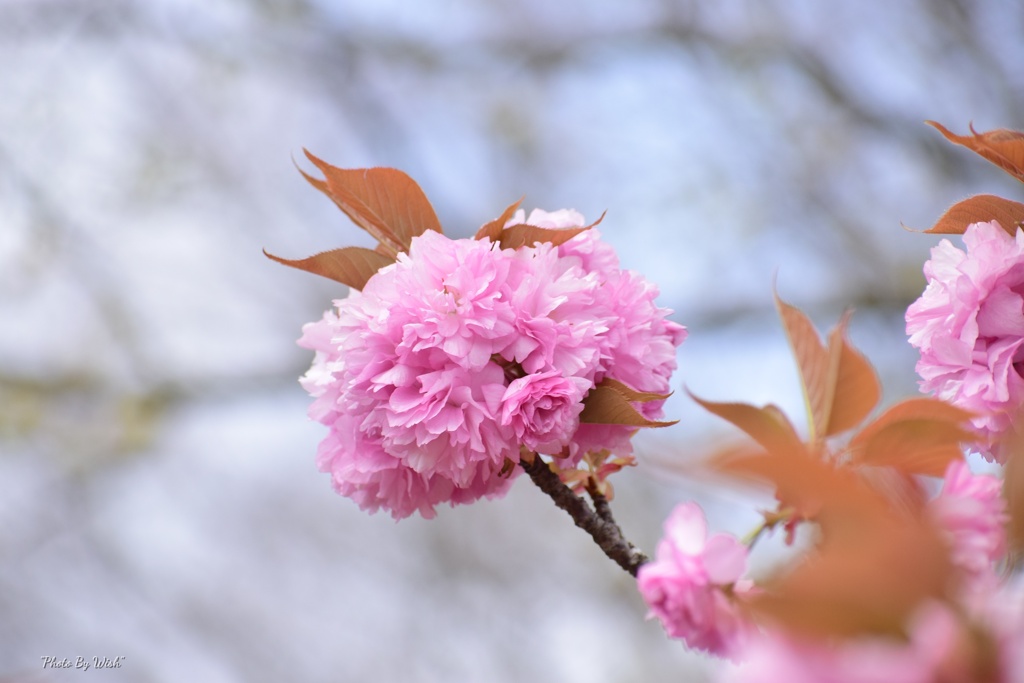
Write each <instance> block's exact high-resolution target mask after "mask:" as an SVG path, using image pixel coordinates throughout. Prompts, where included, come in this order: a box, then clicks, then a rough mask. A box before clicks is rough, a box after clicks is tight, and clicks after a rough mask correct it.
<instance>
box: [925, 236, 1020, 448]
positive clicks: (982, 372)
mask: <svg viewBox="0 0 1024 683" xmlns="http://www.w3.org/2000/svg"><path fill="white" fill-rule="evenodd" d="M963 239H964V245H965V246H966V251H961V250H960V249H957V248H956V247H954V246H953V244H952V243H950V241H949V240H945V239H944V240H942V241H941V242H939V244H938V245H937V246H936V247H934V248H933V249H932V252H931V259H930V260H929V261H928V262H926V263H925V266H924V274H925V277H926V278H927V280H928V285H927V287H926V288H925V291H924V293H923V294H922V295H921V297H920V298H919V299H918V300H917V301H915V302H914V303H912V304H911V305H910V307H909V308H908V309H907V316H906V319H907V334H908V335H910V343H911V344H912V345H914V346H916V347H917V348H918V349H920V352H921V358H920V360H919V361H918V363H917V372H918V374H919V375H920V376H921V379H922V381H921V389H922V391H926V392H932V393H934V394H935V395H937V396H938V397H939V398H941V399H943V400H946V401H949V402H950V403H952V404H954V405H957V406H959V407H961V408H965V409H967V410H971V411H974V412H976V413H977V416H976V417H975V418H973V422H974V425H975V426H976V427H977V428H978V429H979V430H980V431H981V433H982V436H983V438H984V439H985V441H986V444H985V446H986V448H985V455H986V457H988V458H990V459H994V460H996V461H998V462H1004V461H1005V458H1006V456H1005V454H1003V453H1002V452H1001V451H1000V448H999V446H998V440H999V438H1000V437H1001V436H1003V435H1004V434H1005V433H1006V432H1007V430H1008V429H1009V427H1010V425H1011V422H1012V416H1013V415H1015V414H1016V412H1017V411H1018V409H1020V408H1021V406H1022V404H1024V378H1022V376H1021V368H1022V362H1024V232H1022V231H1021V230H1020V229H1018V231H1017V234H1016V237H1015V238H1014V237H1011V236H1010V235H1009V234H1007V232H1006V231H1005V230H1003V229H1002V228H1001V227H1000V225H999V223H997V222H995V221H992V222H990V223H974V224H972V225H970V226H968V227H967V230H966V231H965V232H964V235H963Z"/></svg>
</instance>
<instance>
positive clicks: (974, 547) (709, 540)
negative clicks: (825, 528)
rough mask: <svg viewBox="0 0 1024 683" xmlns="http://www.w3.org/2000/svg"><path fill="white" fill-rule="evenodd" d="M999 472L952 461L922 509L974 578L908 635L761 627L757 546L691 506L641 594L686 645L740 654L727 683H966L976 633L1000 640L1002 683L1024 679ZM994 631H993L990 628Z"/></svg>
mask: <svg viewBox="0 0 1024 683" xmlns="http://www.w3.org/2000/svg"><path fill="white" fill-rule="evenodd" d="M1000 484H1001V482H1000V480H999V479H998V478H997V477H995V476H992V475H987V474H972V473H971V471H970V469H969V468H968V466H967V464H966V463H965V462H964V461H962V460H957V461H954V462H952V463H951V464H950V465H949V467H948V468H947V471H946V475H945V478H944V481H943V486H942V489H941V491H940V492H939V493H938V494H937V495H936V496H935V497H934V498H932V499H931V500H930V501H929V502H928V504H927V505H926V506H925V510H926V513H927V514H928V515H930V516H931V517H932V518H933V519H934V521H935V523H936V524H937V526H938V528H939V529H940V530H942V532H943V533H944V534H945V536H946V540H947V542H948V544H949V546H950V549H951V556H952V561H953V563H954V564H955V565H957V567H958V569H959V570H960V571H961V572H963V574H964V575H965V576H966V577H967V580H966V581H965V582H964V588H963V595H960V596H957V597H958V600H959V601H960V603H962V604H960V605H959V608H958V609H960V610H962V611H963V612H965V613H966V614H967V615H968V617H969V619H970V620H971V621H970V622H968V623H967V624H966V625H965V624H964V623H963V620H962V619H960V616H962V615H961V614H959V613H958V614H957V615H954V613H953V612H952V611H951V610H952V609H953V608H951V607H950V606H949V605H943V604H938V603H927V604H925V605H923V606H922V607H921V608H920V609H919V610H918V613H917V614H915V615H914V617H913V619H912V623H910V624H909V625H908V629H907V630H908V632H909V634H910V638H909V640H907V641H900V640H896V639H891V638H883V637H877V638H859V639H851V640H845V641H832V642H827V641H822V640H819V639H807V638H801V637H799V636H797V635H794V634H791V633H787V632H783V631H780V630H772V629H765V630H763V631H762V630H761V629H759V628H757V627H756V626H755V625H754V624H753V623H752V622H751V621H750V620H749V618H748V616H747V610H745V609H744V602H745V601H746V600H748V599H749V598H751V597H752V596H755V595H757V594H758V588H757V587H756V585H755V583H754V581H753V580H752V579H751V578H750V577H749V576H748V570H747V564H748V548H747V546H745V545H744V544H742V543H741V542H740V541H739V540H737V539H736V538H734V537H733V536H730V535H728V534H714V535H712V536H710V537H709V536H708V531H707V522H706V521H705V519H704V514H703V512H702V511H701V509H700V508H699V507H698V506H697V505H696V504H694V503H684V504H682V505H679V506H678V507H676V509H675V510H674V511H673V512H672V513H671V515H670V516H669V518H668V520H666V522H665V526H664V530H665V536H664V538H663V539H662V541H661V542H660V544H659V545H658V551H657V557H656V559H655V560H653V561H651V562H649V563H647V564H645V565H643V566H642V567H641V568H640V571H639V573H638V575H637V585H638V587H639V590H640V594H641V595H642V596H643V598H644V601H645V602H646V603H647V605H648V607H649V616H650V617H657V618H658V619H659V620H660V621H661V623H662V625H663V626H664V627H665V630H666V632H667V633H668V635H670V636H671V637H673V638H678V639H680V640H682V641H683V642H685V643H686V644H687V645H688V646H689V647H691V648H695V649H698V650H702V651H705V652H708V653H710V654H714V655H718V656H722V657H727V658H729V659H731V660H734V661H736V662H739V663H740V666H737V667H734V668H730V669H728V670H727V671H726V672H725V675H724V680H726V681H728V682H730V683H768V682H771V683H775V682H776V681H787V682H788V681H794V682H806V683H821V682H833V683H862V682H863V683H867V682H869V681H915V682H916V681H920V682H921V683H926V682H929V681H964V682H965V683H967V682H968V681H975V680H982V679H977V678H972V677H970V676H968V675H967V674H965V673H964V671H962V669H964V667H967V666H969V665H972V664H971V663H970V662H964V661H960V660H958V659H957V656H959V655H962V654H963V652H965V651H967V650H969V649H970V648H969V647H967V646H968V645H970V644H971V643H970V641H969V639H971V638H977V637H979V636H978V634H979V633H982V634H983V635H984V637H986V638H989V639H991V641H992V643H993V646H994V647H995V648H996V650H995V652H996V655H995V661H994V662H989V663H988V664H989V665H991V666H992V667H994V668H995V669H996V670H997V673H998V676H997V677H995V678H992V679H984V680H994V681H1005V682H1007V683H1009V682H1010V681H1018V680H1024V657H1022V656H1021V654H1020V653H1021V652H1024V650H1020V649H1019V648H1020V647H1022V646H1024V595H1021V594H1020V590H1017V589H1015V588H1013V587H1012V586H1009V587H1008V586H1004V585H1001V581H1000V577H999V575H998V574H997V568H998V566H999V563H1000V562H1001V561H1002V560H1003V559H1004V556H1005V553H1006V532H1005V524H1006V519H1007V516H1006V505H1005V501H1004V500H1003V498H1002V496H1001V494H1000ZM983 629H987V630H983Z"/></svg>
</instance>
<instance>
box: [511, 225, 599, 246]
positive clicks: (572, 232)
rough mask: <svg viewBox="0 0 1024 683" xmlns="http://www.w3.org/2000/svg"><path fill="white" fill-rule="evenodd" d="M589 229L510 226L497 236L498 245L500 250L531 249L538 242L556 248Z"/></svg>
mask: <svg viewBox="0 0 1024 683" xmlns="http://www.w3.org/2000/svg"><path fill="white" fill-rule="evenodd" d="M589 229H590V228H557V229H556V228H538V227H537V226H536V225H527V224H525V223H520V224H519V225H510V226H509V227H507V228H505V229H504V230H502V231H501V233H500V235H499V236H498V243H499V244H500V245H501V248H502V249H518V248H519V247H527V246H528V247H532V246H533V245H535V244H538V243H540V242H550V243H551V244H552V245H553V246H556V247H557V246H558V245H559V244H562V243H563V242H568V241H569V240H571V239H572V238H573V237H575V236H576V235H578V234H580V233H581V232H584V231H585V230H589Z"/></svg>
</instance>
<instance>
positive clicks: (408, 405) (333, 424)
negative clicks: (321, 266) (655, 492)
mask: <svg viewBox="0 0 1024 683" xmlns="http://www.w3.org/2000/svg"><path fill="white" fill-rule="evenodd" d="M524 222H526V223H529V224H530V225H535V226H538V227H546V228H567V227H581V226H583V224H584V223H583V219H582V216H580V215H579V214H578V213H576V212H575V211H567V210H562V211H557V212H553V213H547V212H544V211H539V210H535V211H534V212H532V213H531V214H530V217H529V219H528V220H525V221H524V217H523V215H522V212H520V213H519V215H517V216H516V217H514V218H513V219H512V220H511V221H509V224H510V225H511V224H518V223H524ZM656 295H657V289H656V288H655V287H654V286H653V285H651V284H650V283H648V282H647V281H646V280H645V279H643V278H642V277H640V276H639V275H636V274H635V273H632V272H629V271H624V270H621V269H620V268H619V264H618V259H617V257H616V256H615V253H614V251H613V250H612V248H611V247H610V246H609V245H607V244H605V243H603V242H601V241H600V239H599V235H598V233H597V231H596V230H593V229H591V230H587V231H584V232H583V233H581V234H579V235H577V236H575V237H573V238H572V239H570V240H569V241H567V242H565V243H563V244H561V245H559V246H557V247H556V246H552V245H551V244H549V243H540V244H537V245H536V246H532V247H520V248H518V249H501V248H500V247H499V246H498V245H496V244H494V243H492V242H491V240H490V239H487V238H484V239H479V240H473V239H458V240H453V239H450V238H448V237H445V236H444V235H442V234H441V233H438V232H434V231H427V232H424V233H423V234H421V235H419V236H417V237H414V238H413V239H412V243H411V247H410V249H409V251H408V253H402V254H399V256H398V259H397V261H396V262H395V263H393V264H391V265H389V266H386V267H384V268H382V269H381V270H380V271H378V272H377V273H376V274H375V275H373V276H372V277H371V278H370V279H369V280H368V281H367V282H366V285H365V286H364V287H363V289H362V291H355V290H353V291H351V292H350V293H349V295H348V297H347V298H345V299H341V300H338V301H336V302H335V306H336V308H337V310H336V311H328V312H327V313H326V314H325V315H324V317H323V319H322V320H320V321H318V322H315V323H310V324H308V325H306V326H305V327H304V328H303V335H302V338H301V339H300V340H299V344H300V345H301V346H304V347H306V348H309V349H313V350H315V351H316V357H315V359H314V361H313V365H312V367H311V368H310V370H309V371H308V372H307V373H306V375H305V376H304V377H303V378H302V385H303V387H305V388H306V390H307V391H309V393H310V394H312V395H313V396H314V397H315V398H316V400H315V401H314V403H313V405H312V406H311V408H310V416H311V417H312V418H314V419H316V420H317V421H319V422H321V423H323V424H325V425H327V426H328V427H329V428H330V433H329V434H328V436H327V437H326V438H325V439H324V440H323V441H322V443H321V444H320V447H319V450H318V453H317V461H318V465H319V467H320V469H321V470H322V471H325V472H329V473H330V474H331V476H332V479H333V483H334V486H335V488H336V490H337V491H338V492H339V493H341V494H342V495H345V496H348V497H350V498H352V499H353V500H355V501H356V502H357V503H358V504H359V506H360V507H361V508H363V509H365V510H370V511H376V510H379V509H381V508H384V509H386V510H389V511H390V512H391V514H392V516H394V517H395V518H396V519H399V518H403V517H408V516H409V515H411V514H413V513H414V512H416V511H419V513H420V514H421V515H423V516H424V517H433V516H434V514H435V510H434V508H435V506H436V505H438V504H439V503H445V502H447V503H450V504H452V505H456V504H460V503H469V502H472V501H474V500H477V499H479V498H481V497H494V496H497V495H501V494H503V493H504V492H505V491H506V490H507V488H508V486H509V484H510V482H511V480H512V477H513V476H514V475H515V473H516V471H515V468H513V467H511V466H512V465H514V464H515V463H518V462H519V457H520V447H522V446H525V447H526V448H527V449H529V450H531V451H534V452H538V453H542V454H546V455H550V456H554V457H556V458H559V459H560V462H561V464H562V466H563V467H566V466H572V465H573V464H575V463H576V462H578V461H579V459H580V458H581V457H582V456H583V455H584V454H586V453H588V452H592V451H600V450H605V449H606V450H608V451H610V452H612V453H616V454H621V455H625V454H628V453H629V452H630V449H631V446H630V437H631V436H632V434H633V432H634V431H635V429H634V428H631V427H628V426H625V425H603V424H587V423H583V424H581V423H580V419H579V416H580V413H581V412H582V410H583V407H584V404H583V401H584V399H585V398H586V396H587V394H588V392H589V391H590V390H591V389H593V388H594V386H595V385H596V384H597V383H599V382H601V381H602V380H603V379H605V378H611V379H615V380H618V381H620V382H622V383H624V384H626V385H628V386H629V387H631V388H633V389H636V390H638V391H645V392H658V393H667V392H668V390H669V377H670V375H671V373H672V371H673V370H674V369H675V366H676V360H675V350H676V347H677V346H678V345H679V344H680V343H682V341H683V339H684V338H685V336H686V330H685V328H683V327H682V326H680V325H678V324H676V323H674V322H671V321H669V320H666V318H665V317H666V315H667V314H668V313H669V311H668V310H666V309H663V308H659V307H657V306H656V305H655V304H654V298H655V296H656ZM638 410H639V411H640V412H641V413H642V414H643V415H644V416H645V417H648V418H651V419H655V418H657V417H660V411H661V402H660V401H651V402H647V403H643V404H642V405H640V406H639V408H638Z"/></svg>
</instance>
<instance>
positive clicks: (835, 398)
mask: <svg viewBox="0 0 1024 683" xmlns="http://www.w3.org/2000/svg"><path fill="white" fill-rule="evenodd" d="M847 320H848V317H844V318H843V320H842V321H841V322H840V323H839V325H837V326H836V328H835V329H834V330H832V332H831V333H830V334H829V338H828V353H829V380H830V382H829V384H830V388H829V389H828V393H829V394H831V395H832V409H831V411H830V412H829V416H828V422H827V423H826V424H825V425H824V427H822V428H821V436H823V437H828V436H832V435H833V434H839V433H841V432H845V431H846V430H847V429H852V428H853V427H856V426H857V425H858V424H860V422H861V421H862V420H864V418H866V417H867V416H868V413H870V412H871V411H872V410H873V409H874V407H875V406H876V405H878V400H879V398H881V396H882V387H881V385H880V384H879V382H878V375H876V374H875V369H874V367H872V365H871V363H869V362H868V360H867V359H866V358H865V357H864V356H863V355H861V353H860V352H859V351H857V350H856V349H855V348H853V346H851V345H850V342H849V341H848V340H847V339H846V323H847Z"/></svg>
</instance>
